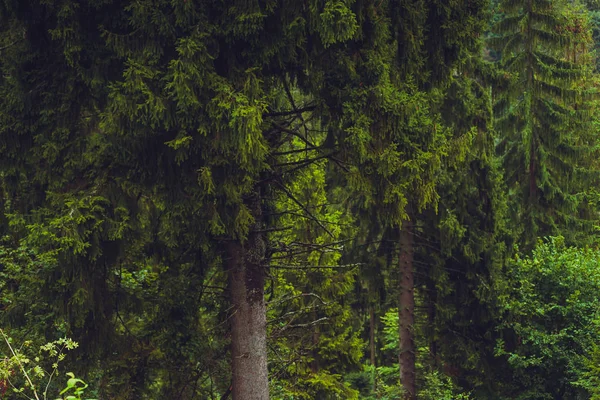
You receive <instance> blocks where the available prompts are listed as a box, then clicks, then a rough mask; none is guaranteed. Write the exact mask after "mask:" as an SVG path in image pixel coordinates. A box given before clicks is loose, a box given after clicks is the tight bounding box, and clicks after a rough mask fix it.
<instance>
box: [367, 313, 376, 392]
mask: <svg viewBox="0 0 600 400" xmlns="http://www.w3.org/2000/svg"><path fill="white" fill-rule="evenodd" d="M369 350H370V352H371V367H372V368H373V388H372V389H373V393H377V373H376V371H375V367H376V365H375V361H376V360H375V305H374V304H371V305H370V306H369Z"/></svg>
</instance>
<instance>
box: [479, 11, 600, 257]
mask: <svg viewBox="0 0 600 400" xmlns="http://www.w3.org/2000/svg"><path fill="white" fill-rule="evenodd" d="M572 7H573V6H572V5H571V4H570V3H569V2H562V1H561V2H549V1H545V0H541V1H538V0H524V1H504V2H501V3H500V9H501V11H502V12H503V13H504V15H503V17H502V19H501V20H500V21H499V22H498V23H497V24H496V25H495V34H496V36H495V37H493V38H492V39H491V41H490V42H491V43H492V45H495V46H497V47H496V48H497V49H499V50H500V52H501V61H500V62H499V64H500V66H501V68H502V70H503V71H505V78H506V80H505V82H506V83H505V84H504V85H501V86H499V87H498V88H497V89H495V90H494V96H495V100H496V104H495V113H496V130H497V131H498V133H499V143H498V146H497V149H498V153H499V155H500V156H501V159H502V164H503V168H504V170H505V179H506V183H507V186H508V188H509V191H510V197H511V199H512V202H513V204H514V205H515V210H517V211H516V212H515V213H514V217H515V219H514V221H515V226H518V227H521V229H523V234H522V238H523V240H522V243H524V248H526V249H529V248H530V247H531V245H533V244H535V242H536V240H537V237H539V236H545V235H552V234H557V233H562V234H564V235H566V236H567V238H568V240H569V241H570V242H573V241H574V240H576V238H577V236H578V234H579V233H580V232H589V229H590V224H589V223H586V222H585V221H586V220H589V219H590V218H592V216H591V215H590V213H589V212H585V211H584V210H585V208H586V207H587V204H586V203H587V196H586V194H585V192H586V191H587V186H589V185H590V184H591V182H592V181H590V176H593V175H595V174H593V173H591V172H592V171H590V167H591V164H590V161H591V160H592V159H593V157H594V156H593V151H594V146H595V145H594V139H593V138H587V137H586V135H587V133H588V131H589V130H591V128H590V126H589V125H587V124H585V123H582V121H583V122H585V121H586V119H587V118H588V115H589V113H588V112H586V107H585V105H584V104H582V100H584V99H585V98H586V97H585V90H584V89H585V84H583V82H585V81H584V78H586V75H587V74H588V73H589V72H590V71H591V68H592V65H591V58H590V57H589V56H587V51H588V50H587V48H586V46H587V45H586V44H585V43H583V45H582V41H583V42H587V41H589V39H590V36H589V31H588V29H589V28H588V25H587V20H586V16H585V14H582V13H578V12H577V13H573V9H572ZM582 84H583V85H582ZM582 88H584V89H582ZM586 215H587V216H586ZM565 230H566V231H565Z"/></svg>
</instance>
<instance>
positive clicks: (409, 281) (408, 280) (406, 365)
mask: <svg viewBox="0 0 600 400" xmlns="http://www.w3.org/2000/svg"><path fill="white" fill-rule="evenodd" d="M399 244H400V255H399V272H400V278H399V279H400V299H399V307H398V317H399V328H400V352H399V355H398V358H399V362H400V383H401V384H402V386H403V388H404V391H405V395H404V400H415V399H416V373H415V372H416V371H415V353H416V351H415V350H416V349H415V340H414V330H413V327H414V323H415V292H414V286H415V284H414V266H413V258H414V243H413V223H412V221H411V220H410V219H408V220H406V221H404V222H403V223H402V229H401V230H400V238H399Z"/></svg>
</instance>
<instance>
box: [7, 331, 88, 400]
mask: <svg viewBox="0 0 600 400" xmlns="http://www.w3.org/2000/svg"><path fill="white" fill-rule="evenodd" d="M0 333H1V334H2V337H3V340H4V343H5V344H6V348H7V349H8V351H7V352H5V354H7V355H4V356H3V357H2V358H3V363H2V366H1V368H0V380H1V381H2V386H3V387H4V388H7V387H10V388H11V389H12V392H13V393H15V394H18V395H19V397H24V398H27V399H30V400H34V399H35V400H41V399H43V400H48V399H56V400H82V396H83V395H84V394H85V391H86V389H87V388H88V385H87V384H86V383H85V382H84V381H83V380H81V379H78V378H76V377H75V374H73V373H72V372H67V373H66V375H67V376H68V377H69V379H68V380H67V382H66V384H65V387H64V389H62V390H61V391H60V393H59V395H60V397H59V398H56V397H54V396H53V395H49V394H48V393H49V392H52V391H53V390H57V389H56V382H55V380H56V377H57V376H58V374H59V364H61V362H62V361H64V359H65V357H66V352H67V351H69V350H74V349H76V348H77V342H74V341H73V340H71V339H68V338H61V339H58V340H55V341H53V342H49V343H46V344H45V345H42V346H40V348H39V352H38V353H37V354H35V353H32V352H31V351H30V348H31V344H32V343H31V342H30V341H25V342H23V344H22V346H20V347H16V346H15V345H14V342H13V340H12V338H10V337H8V336H7V335H6V333H5V332H4V330H0ZM49 396H51V397H49ZM87 400H92V399H87Z"/></svg>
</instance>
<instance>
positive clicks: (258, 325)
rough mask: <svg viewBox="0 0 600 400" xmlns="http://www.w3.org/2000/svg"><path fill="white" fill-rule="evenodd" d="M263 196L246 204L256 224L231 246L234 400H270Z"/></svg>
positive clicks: (255, 197) (255, 195)
mask: <svg viewBox="0 0 600 400" xmlns="http://www.w3.org/2000/svg"><path fill="white" fill-rule="evenodd" d="M260 202H261V199H260V193H259V192H258V191H257V192H256V193H254V195H253V196H252V198H251V199H249V200H248V201H247V202H246V205H247V206H248V207H249V208H250V211H251V212H252V214H253V216H254V218H255V221H256V223H255V224H254V226H253V228H252V231H251V232H250V234H249V236H248V239H247V241H246V242H244V243H242V242H240V241H238V240H235V241H232V242H231V243H230V244H229V249H228V252H229V258H230V265H229V268H230V287H231V301H232V305H233V316H232V326H231V357H232V362H231V369H232V395H233V400H268V399H269V378H268V371H267V330H266V328H267V316H266V306H265V299H264V285H265V270H264V265H263V262H264V258H265V249H266V244H265V239H264V235H263V234H262V233H260V232H261V230H262V229H261V228H262V227H261V225H262V223H261V214H262V213H261V204H260Z"/></svg>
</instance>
